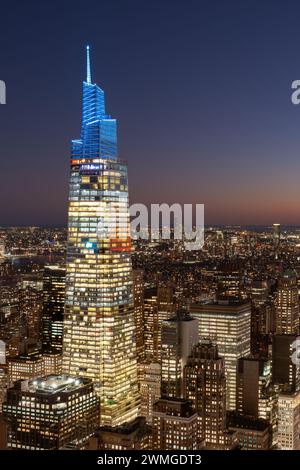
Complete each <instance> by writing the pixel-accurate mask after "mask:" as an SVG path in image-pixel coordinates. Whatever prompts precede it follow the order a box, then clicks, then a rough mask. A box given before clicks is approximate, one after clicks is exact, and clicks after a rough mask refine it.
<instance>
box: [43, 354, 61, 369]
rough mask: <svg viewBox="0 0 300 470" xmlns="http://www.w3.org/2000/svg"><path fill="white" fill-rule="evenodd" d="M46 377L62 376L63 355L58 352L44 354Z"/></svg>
mask: <svg viewBox="0 0 300 470" xmlns="http://www.w3.org/2000/svg"><path fill="white" fill-rule="evenodd" d="M42 356H43V361H44V374H45V375H61V374H62V354H61V353H60V352H58V351H48V352H44V353H43V354H42Z"/></svg>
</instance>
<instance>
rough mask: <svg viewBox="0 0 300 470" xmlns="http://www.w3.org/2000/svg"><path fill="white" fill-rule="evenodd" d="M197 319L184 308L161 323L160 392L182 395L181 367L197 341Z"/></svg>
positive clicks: (178, 396)
mask: <svg viewBox="0 0 300 470" xmlns="http://www.w3.org/2000/svg"><path fill="white" fill-rule="evenodd" d="M198 340H199V334H198V320H196V319H195V318H193V317H191V316H190V315H189V314H188V312H187V311H186V310H178V311H177V312H176V314H175V315H174V316H172V317H171V318H169V320H166V321H164V322H163V323H162V331H161V394H162V396H163V397H177V398H180V397H182V394H183V369H184V366H185V364H186V363H187V360H188V357H189V355H190V354H191V351H192V347H193V346H194V345H195V344H197V343H198Z"/></svg>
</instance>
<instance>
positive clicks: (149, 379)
mask: <svg viewBox="0 0 300 470" xmlns="http://www.w3.org/2000/svg"><path fill="white" fill-rule="evenodd" d="M139 369H140V373H139V377H140V379H139V382H140V394H141V415H142V416H145V417H146V421H147V423H149V424H151V423H152V412H153V405H154V403H155V402H156V401H157V400H158V399H159V398H160V396H161V365H160V364H159V363H157V362H149V363H147V362H144V363H142V364H140V367H139Z"/></svg>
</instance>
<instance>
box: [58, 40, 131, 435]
mask: <svg viewBox="0 0 300 470" xmlns="http://www.w3.org/2000/svg"><path fill="white" fill-rule="evenodd" d="M89 57H90V56H89V48H87V78H86V81H84V82H83V110H82V128H81V138H80V139H79V140H73V141H72V153H71V176H70V193H69V214H68V242H67V266H66V299H65V317H64V345H63V370H64V372H65V373H67V374H70V375H73V376H86V377H88V378H90V379H91V380H93V382H94V385H95V391H96V393H97V394H98V396H99V397H100V399H101V419H100V424H101V425H109V426H117V425H120V424H122V423H124V422H127V421H130V420H132V419H134V418H135V417H136V416H137V414H138V409H139V394H138V378H137V356H136V339H135V320H134V301H133V288H132V284H133V280H132V265H131V239H130V230H129V209H128V182H127V166H126V164H125V163H124V162H122V161H121V160H119V159H118V157H117V129H116V128H117V122H116V120H115V119H113V118H111V116H109V115H107V114H106V111H105V103H104V92H103V90H102V89H101V88H100V87H99V86H98V85H96V84H94V83H92V81H91V68H90V58H89Z"/></svg>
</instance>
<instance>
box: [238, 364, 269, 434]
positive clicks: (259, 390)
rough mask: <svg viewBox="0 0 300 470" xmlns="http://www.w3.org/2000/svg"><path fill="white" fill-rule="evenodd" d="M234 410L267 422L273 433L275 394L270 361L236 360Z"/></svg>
mask: <svg viewBox="0 0 300 470" xmlns="http://www.w3.org/2000/svg"><path fill="white" fill-rule="evenodd" d="M236 410H237V411H238V412H239V413H240V414H243V415H247V416H252V417H253V418H256V419H264V420H266V421H268V422H269V423H270V424H271V425H272V429H273V430H274V431H275V426H276V420H277V393H276V391H275V389H274V385H273V384H272V373H271V361H269V360H267V359H255V358H241V359H239V360H238V368H237V392H236Z"/></svg>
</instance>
